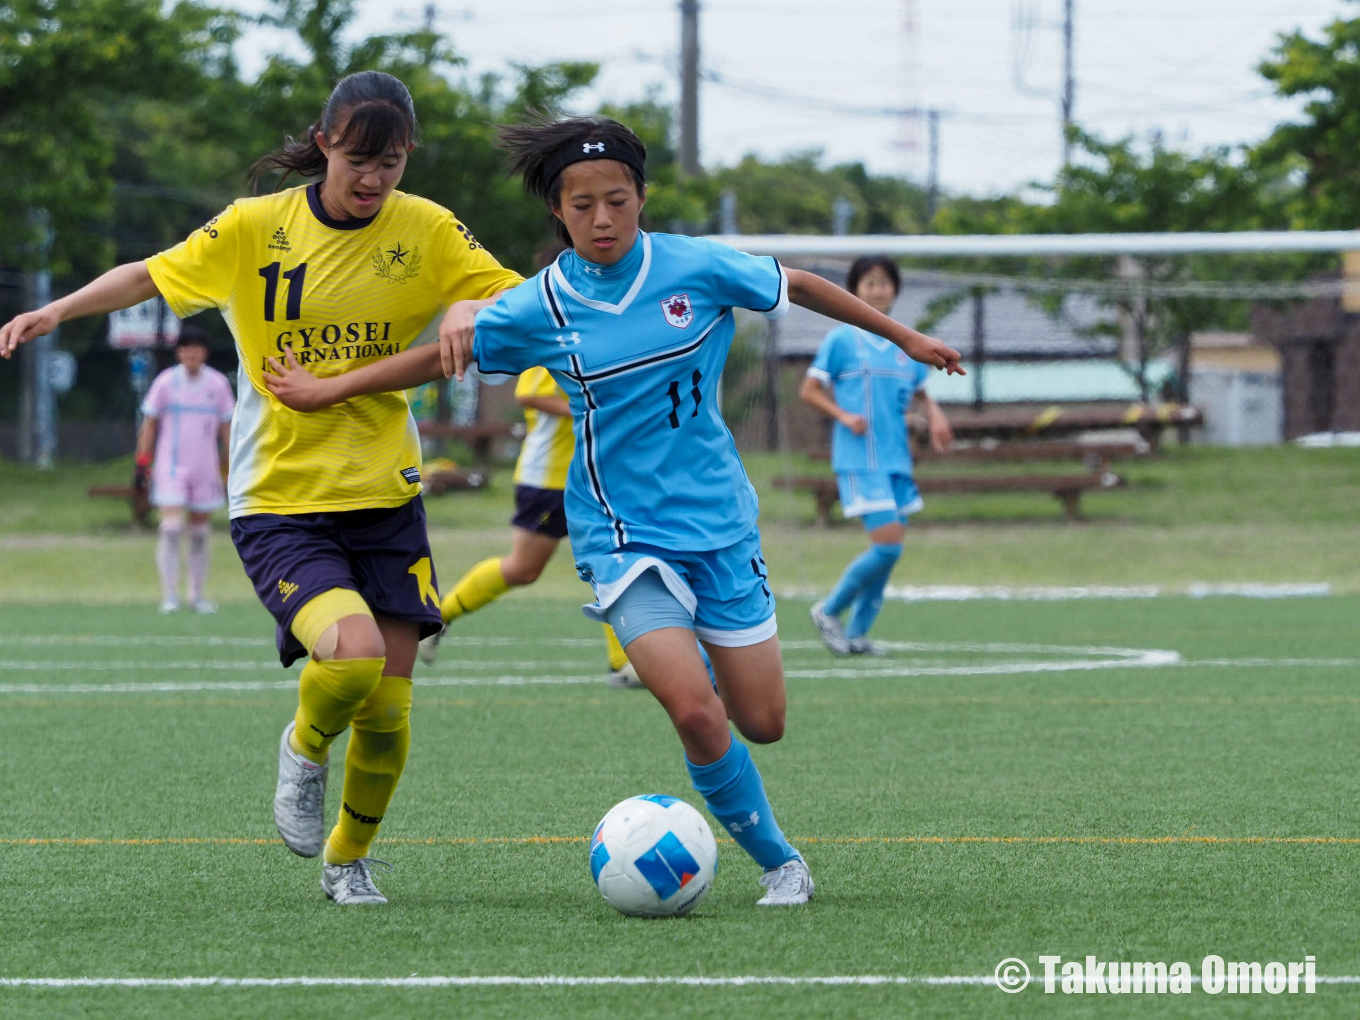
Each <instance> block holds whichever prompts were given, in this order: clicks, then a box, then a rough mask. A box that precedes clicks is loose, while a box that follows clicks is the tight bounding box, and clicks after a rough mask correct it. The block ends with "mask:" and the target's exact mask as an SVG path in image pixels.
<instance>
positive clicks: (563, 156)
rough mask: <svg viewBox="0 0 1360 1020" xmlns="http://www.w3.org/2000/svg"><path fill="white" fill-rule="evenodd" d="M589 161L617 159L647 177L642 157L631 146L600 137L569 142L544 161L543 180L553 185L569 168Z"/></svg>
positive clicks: (640, 175)
mask: <svg viewBox="0 0 1360 1020" xmlns="http://www.w3.org/2000/svg"><path fill="white" fill-rule="evenodd" d="M587 159H616V160H618V161H619V162H620V163H622V164H623V165H624V166H626V167H629V168H631V169H632V170H634V171H636V172H637V175H638V178H639V179H640V180H643V181H645V180H646V179H647V175H646V174H645V173H644V172H643V169H642V157H641V156H639V155H638V154H637V152H636V151H635V150H634V149H633V147H632V146H631V145H625V144H624V143H623V142H620V141H619V140H618V139H617V138H600V137H598V136H595V137H591V138H587V139H584V140H582V141H577V142H568V143H567V144H566V145H563V146H562V147H561V148H559V149H558V150H557V151H556V152H554V153H552V154H551V155H549V156H548V158H547V159H545V160H544V161H543V179H544V180H545V181H547V182H548V184H549V185H551V184H552V182H553V181H554V180H556V179H557V175H558V174H560V173H561V172H562V171H563V170H565V169H566V168H567V167H569V166H571V165H572V164H573V163H581V162H584V161H585V160H587Z"/></svg>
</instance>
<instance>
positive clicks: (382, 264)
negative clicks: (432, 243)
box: [373, 241, 420, 283]
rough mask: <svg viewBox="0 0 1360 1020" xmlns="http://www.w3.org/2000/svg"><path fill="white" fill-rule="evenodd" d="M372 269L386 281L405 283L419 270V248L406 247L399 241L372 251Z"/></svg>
mask: <svg viewBox="0 0 1360 1020" xmlns="http://www.w3.org/2000/svg"><path fill="white" fill-rule="evenodd" d="M373 271H374V272H375V273H377V274H378V275H379V276H381V277H382V278H383V279H384V280H386V281H387V282H388V283H405V282H406V281H407V280H409V279H411V278H412V277H414V276H415V275H416V274H417V273H419V272H420V249H419V248H407V247H406V246H405V245H403V244H402V243H401V242H400V241H398V242H397V243H396V244H389V245H387V246H386V247H384V246H382V245H379V246H378V248H377V250H376V251H374V252H373Z"/></svg>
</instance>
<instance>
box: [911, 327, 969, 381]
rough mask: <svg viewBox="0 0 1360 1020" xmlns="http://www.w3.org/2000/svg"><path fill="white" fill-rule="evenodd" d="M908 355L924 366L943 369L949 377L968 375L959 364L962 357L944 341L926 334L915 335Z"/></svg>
mask: <svg viewBox="0 0 1360 1020" xmlns="http://www.w3.org/2000/svg"><path fill="white" fill-rule="evenodd" d="M906 350H907V353H908V354H910V355H911V356H912V358H913V359H914V360H916V361H919V362H920V363H921V364H923V365H932V366H934V367H935V368H942V369H944V370H945V372H946V373H947V374H949V375H967V374H968V373H967V372H965V371H964V370H963V366H961V365H960V364H959V362H960V360H962V355H960V354H959V352H958V351H956V350H954V348H952V347H950V346H949V345H948V344H947V343H945V342H944V341H943V340H936V339H935V338H934V337H933V336H926V335H925V334H924V333H914V335H913V336H912V337H911V341H910V343H909V344H908V346H907V348H906Z"/></svg>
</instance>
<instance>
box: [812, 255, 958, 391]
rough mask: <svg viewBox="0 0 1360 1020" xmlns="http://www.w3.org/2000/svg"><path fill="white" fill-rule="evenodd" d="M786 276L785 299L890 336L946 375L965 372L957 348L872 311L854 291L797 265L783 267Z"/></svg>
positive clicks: (917, 358)
mask: <svg viewBox="0 0 1360 1020" xmlns="http://www.w3.org/2000/svg"><path fill="white" fill-rule="evenodd" d="M785 274H786V275H787V276H788V279H789V300H790V301H792V302H793V303H794V304H796V305H802V306H803V307H804V308H808V309H811V310H812V311H814V312H820V313H821V314H822V315H826V316H829V317H830V318H832V319H837V320H839V321H840V322H848V323H849V324H850V325H852V326H858V327H860V328H861V329H867V330H868V331H869V332H870V333H877V334H878V335H879V336H881V337H884V338H886V339H888V340H891V341H892V342H893V343H895V344H896V345H897V346H898V347H900V348H902V350H904V351H906V352H907V353H908V354H909V355H911V357H913V358H915V359H916V360H917V361H919V362H921V363H922V364H923V365H933V366H935V367H936V368H942V369H944V370H945V371H946V372H948V373H949V374H950V375H967V374H968V373H966V372H965V371H964V370H963V368H962V367H961V366H960V365H959V358H960V355H959V352H958V351H956V350H954V348H952V347H950V346H949V345H948V344H946V343H943V342H942V341H939V340H936V339H935V338H934V337H932V336H926V335H925V334H924V333H918V332H916V330H914V329H912V328H910V327H909V326H904V325H902V324H901V323H900V322H894V321H893V320H892V319H890V318H888V317H887V316H886V315H884V314H883V313H882V312H878V311H875V310H874V309H872V308H870V307H869V306H868V305H866V304H865V303H864V302H863V301H861V300H860V299H859V298H857V297H855V295H853V294H851V293H850V292H849V291H847V290H843V289H842V288H840V287H837V286H836V285H835V284H834V283H832V282H831V281H830V280H824V279H822V278H821V277H820V276H818V275H817V274H816V273H808V272H804V271H803V270H801V269H786V270H785Z"/></svg>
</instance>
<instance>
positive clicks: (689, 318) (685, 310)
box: [661, 294, 694, 329]
mask: <svg viewBox="0 0 1360 1020" xmlns="http://www.w3.org/2000/svg"><path fill="white" fill-rule="evenodd" d="M661 310H662V311H663V312H665V313H666V321H667V322H669V323H670V324H671V325H672V326H674V327H675V328H676V329H684V328H685V327H686V326H688V325H689V324H690V323H691V322H693V321H694V306H693V305H692V304H690V302H689V295H688V294H672V295H671V296H670V297H668V298H666V299H665V300H663V301H662V302H661Z"/></svg>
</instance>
